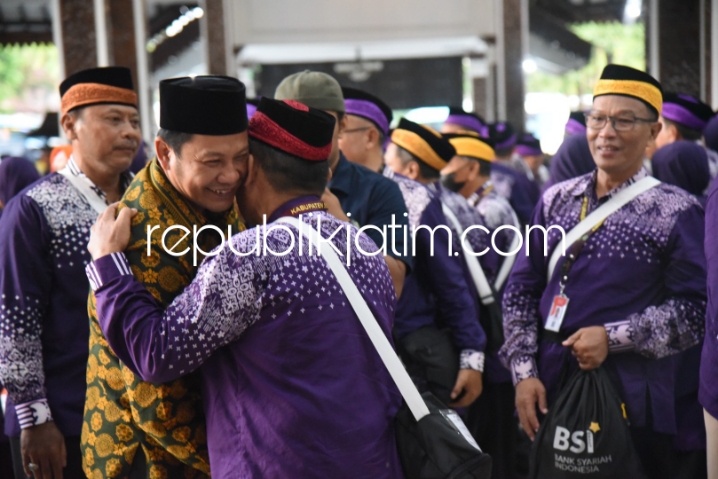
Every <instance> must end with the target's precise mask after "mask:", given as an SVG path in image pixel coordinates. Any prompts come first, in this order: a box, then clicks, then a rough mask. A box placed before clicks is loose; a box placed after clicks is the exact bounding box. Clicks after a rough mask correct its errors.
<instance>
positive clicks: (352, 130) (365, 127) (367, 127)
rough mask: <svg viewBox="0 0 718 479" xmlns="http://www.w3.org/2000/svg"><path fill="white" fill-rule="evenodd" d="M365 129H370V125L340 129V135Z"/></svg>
mask: <svg viewBox="0 0 718 479" xmlns="http://www.w3.org/2000/svg"><path fill="white" fill-rule="evenodd" d="M366 130H371V127H370V126H364V127H361V128H352V129H351V130H342V135H343V134H344V133H356V132H358V131H366Z"/></svg>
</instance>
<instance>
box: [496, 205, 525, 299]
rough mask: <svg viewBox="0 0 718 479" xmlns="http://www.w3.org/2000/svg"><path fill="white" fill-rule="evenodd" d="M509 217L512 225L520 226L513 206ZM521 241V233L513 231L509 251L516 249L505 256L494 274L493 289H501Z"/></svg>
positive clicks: (514, 260) (512, 265)
mask: <svg viewBox="0 0 718 479" xmlns="http://www.w3.org/2000/svg"><path fill="white" fill-rule="evenodd" d="M511 218H512V220H513V222H514V225H516V227H517V228H520V227H521V222H520V221H519V219H518V217H517V216H516V213H514V210H513V208H512V209H511ZM521 241H522V239H521V235H520V234H519V233H517V232H514V239H513V240H511V246H509V251H516V254H512V255H511V256H506V257H505V258H504V261H503V263H501V268H499V274H497V275H496V280H495V281H494V291H501V288H502V287H503V286H504V283H505V282H506V279H507V278H508V277H509V273H511V268H513V267H514V263H515V262H516V256H518V254H519V252H518V251H517V250H518V249H519V245H520V244H521Z"/></svg>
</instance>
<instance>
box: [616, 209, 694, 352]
mask: <svg viewBox="0 0 718 479" xmlns="http://www.w3.org/2000/svg"><path fill="white" fill-rule="evenodd" d="M703 239H704V213H703V210H702V209H701V208H700V207H699V206H697V205H696V206H693V207H691V208H689V209H688V210H686V211H684V212H683V213H681V214H680V216H679V217H678V220H677V221H676V224H675V226H674V228H673V230H672V231H671V235H670V238H669V240H668V245H667V255H666V256H667V259H666V269H665V276H664V282H663V284H664V286H665V291H666V294H665V297H666V300H665V301H664V302H663V303H662V304H659V305H657V306H650V307H649V308H647V309H645V310H644V311H641V312H640V313H636V314H632V315H630V316H629V317H628V318H626V319H625V320H623V321H618V322H615V323H609V324H606V331H607V332H608V337H609V345H610V347H611V351H612V352H621V351H626V350H632V351H635V352H637V353H639V354H641V355H643V356H647V357H649V358H656V359H657V358H662V357H664V356H669V355H671V354H676V353H679V352H681V351H684V350H686V349H688V348H689V347H691V346H693V345H695V344H698V342H700V340H701V339H702V338H703V335H704V334H705V322H704V320H705V312H706V260H705V256H704V254H703V250H702V247H703Z"/></svg>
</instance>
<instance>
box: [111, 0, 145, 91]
mask: <svg viewBox="0 0 718 479" xmlns="http://www.w3.org/2000/svg"><path fill="white" fill-rule="evenodd" d="M107 5H108V7H109V13H110V15H109V16H108V20H109V21H108V33H109V35H108V37H109V38H110V64H111V65H113V66H119V67H127V68H129V69H130V70H132V81H133V82H134V84H135V86H137V85H138V84H139V82H138V81H137V52H136V49H137V48H136V47H137V46H136V44H135V27H134V17H133V13H134V12H133V6H132V0H107Z"/></svg>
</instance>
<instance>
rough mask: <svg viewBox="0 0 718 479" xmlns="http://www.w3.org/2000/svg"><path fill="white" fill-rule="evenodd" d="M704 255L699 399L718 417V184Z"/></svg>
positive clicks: (710, 208)
mask: <svg viewBox="0 0 718 479" xmlns="http://www.w3.org/2000/svg"><path fill="white" fill-rule="evenodd" d="M705 253H706V262H707V264H708V281H707V284H708V309H707V313H706V337H705V341H704V342H703V354H702V357H701V371H700V389H699V393H698V398H699V399H700V402H701V405H702V406H703V407H704V408H705V410H706V411H708V413H710V415H711V416H713V417H714V418H718V183H714V184H713V187H712V188H711V191H710V194H709V195H708V203H707V204H706V236H705Z"/></svg>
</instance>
